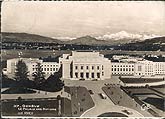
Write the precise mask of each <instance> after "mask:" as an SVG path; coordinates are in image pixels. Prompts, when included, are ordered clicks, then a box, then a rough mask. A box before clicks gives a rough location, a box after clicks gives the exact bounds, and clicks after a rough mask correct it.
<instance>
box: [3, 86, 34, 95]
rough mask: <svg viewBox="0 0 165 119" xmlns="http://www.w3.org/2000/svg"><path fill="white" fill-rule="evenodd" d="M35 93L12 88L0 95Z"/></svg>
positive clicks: (24, 89)
mask: <svg viewBox="0 0 165 119" xmlns="http://www.w3.org/2000/svg"><path fill="white" fill-rule="evenodd" d="M31 93H36V91H34V90H32V89H28V88H19V87H12V88H9V89H7V90H5V91H3V92H2V94H31Z"/></svg>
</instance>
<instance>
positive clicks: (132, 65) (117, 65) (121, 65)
mask: <svg viewBox="0 0 165 119" xmlns="http://www.w3.org/2000/svg"><path fill="white" fill-rule="evenodd" d="M112 67H134V65H112Z"/></svg>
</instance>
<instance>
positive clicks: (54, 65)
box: [33, 65, 58, 67]
mask: <svg viewBox="0 0 165 119" xmlns="http://www.w3.org/2000/svg"><path fill="white" fill-rule="evenodd" d="M36 66H37V65H33V67H36ZM41 66H42V67H58V65H41Z"/></svg>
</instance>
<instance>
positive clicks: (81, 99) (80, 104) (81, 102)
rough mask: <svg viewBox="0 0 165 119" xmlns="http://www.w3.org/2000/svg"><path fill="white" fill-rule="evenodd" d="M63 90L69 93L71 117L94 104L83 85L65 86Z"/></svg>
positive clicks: (77, 115) (78, 114)
mask: <svg viewBox="0 0 165 119" xmlns="http://www.w3.org/2000/svg"><path fill="white" fill-rule="evenodd" d="M65 91H66V92H68V93H70V94H71V107H72V116H73V117H75V116H76V117H79V116H80V115H81V114H83V112H85V111H86V110H88V109H90V108H92V107H93V106H94V102H93V100H92V98H91V96H90V93H89V92H88V90H87V89H86V88H85V87H65Z"/></svg>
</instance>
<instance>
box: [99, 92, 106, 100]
mask: <svg viewBox="0 0 165 119" xmlns="http://www.w3.org/2000/svg"><path fill="white" fill-rule="evenodd" d="M99 95H100V97H101V98H102V99H107V96H106V95H105V94H103V93H99Z"/></svg>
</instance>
